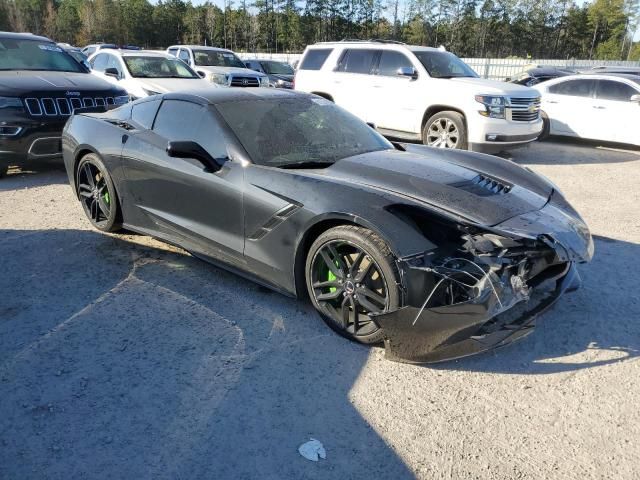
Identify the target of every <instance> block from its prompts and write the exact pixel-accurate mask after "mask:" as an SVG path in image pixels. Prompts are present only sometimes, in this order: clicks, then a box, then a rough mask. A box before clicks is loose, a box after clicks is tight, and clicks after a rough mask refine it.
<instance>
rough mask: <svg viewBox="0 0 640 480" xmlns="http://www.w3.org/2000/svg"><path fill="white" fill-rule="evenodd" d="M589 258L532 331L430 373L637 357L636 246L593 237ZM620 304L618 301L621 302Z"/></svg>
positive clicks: (552, 368) (539, 369) (540, 369)
mask: <svg viewBox="0 0 640 480" xmlns="http://www.w3.org/2000/svg"><path fill="white" fill-rule="evenodd" d="M594 240H595V245H596V253H595V257H594V259H593V260H592V262H591V263H589V264H586V265H580V267H579V268H580V274H581V276H582V280H583V285H582V288H581V289H580V290H578V291H577V292H573V293H569V294H566V295H565V296H564V297H562V298H561V299H560V300H559V301H558V303H557V304H556V305H555V306H554V307H553V309H551V310H550V311H548V312H546V313H545V314H543V315H542V316H541V317H540V319H539V320H538V324H537V328H536V329H535V330H534V332H533V333H532V334H531V335H529V336H528V337H526V338H525V339H523V340H521V341H520V342H516V343H514V344H512V345H509V346H507V347H504V348H501V349H498V350H495V351H492V352H488V353H486V354H483V355H479V356H476V357H470V358H466V359H463V360H459V361H456V362H447V363H443V364H439V365H437V366H436V367H435V368H438V369H442V370H465V371H478V372H495V373H508V374H530V375H539V374H551V373H557V372H566V371H575V370H580V369H584V368H593V367H597V366H603V365H609V364H612V363H616V362H621V361H626V360H633V359H636V358H637V357H638V356H640V323H638V321H637V320H638V319H639V318H640V297H639V296H638V294H637V280H636V279H637V278H638V271H639V270H640V245H637V244H634V243H629V242H624V241H619V240H614V239H610V238H607V237H594ZM621 299H622V300H621Z"/></svg>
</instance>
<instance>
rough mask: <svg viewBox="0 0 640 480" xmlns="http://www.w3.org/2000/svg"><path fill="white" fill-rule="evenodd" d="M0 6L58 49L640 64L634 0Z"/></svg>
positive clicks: (48, 0)
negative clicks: (440, 53) (370, 42)
mask: <svg viewBox="0 0 640 480" xmlns="http://www.w3.org/2000/svg"><path fill="white" fill-rule="evenodd" d="M223 2H224V8H220V7H219V6H217V5H215V4H214V3H211V2H207V3H204V4H202V5H197V6H195V5H192V4H191V2H190V1H184V0H158V1H157V2H155V3H151V2H149V1H148V0H0V30H7V31H18V32H27V31H28V32H32V33H35V34H41V35H46V36H48V37H50V38H53V39H55V40H56V41H59V42H67V43H71V44H74V45H86V44H88V43H93V42H98V41H102V42H112V43H117V44H122V45H124V44H134V45H140V46H143V47H145V48H164V47H166V46H168V45H171V44H177V43H189V44H202V45H204V44H206V45H214V46H222V47H226V48H230V49H233V50H236V51H245V52H258V51H260V52H289V53H295V52H301V51H302V50H303V49H304V47H305V45H307V44H311V43H315V42H319V41H330V40H341V39H347V38H348V39H370V38H379V39H390V40H398V41H403V42H406V43H410V44H417V45H430V46H440V45H444V46H445V47H446V48H447V49H448V50H450V51H453V52H455V53H456V54H458V55H459V56H462V57H499V58H503V57H510V56H513V57H524V58H537V59H544V58H577V59H600V60H620V59H622V60H640V42H635V43H634V42H633V38H634V35H635V34H636V32H637V31H638V24H639V21H640V0H592V1H591V3H584V4H581V5H578V4H577V3H576V2H575V1H573V0H402V1H400V0H300V1H298V0H223Z"/></svg>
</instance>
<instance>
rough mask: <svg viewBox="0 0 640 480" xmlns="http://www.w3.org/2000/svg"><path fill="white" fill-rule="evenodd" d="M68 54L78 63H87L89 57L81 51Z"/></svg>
mask: <svg viewBox="0 0 640 480" xmlns="http://www.w3.org/2000/svg"><path fill="white" fill-rule="evenodd" d="M67 53H68V54H69V55H71V56H72V57H73V58H75V60H76V61H77V62H86V61H87V56H86V55H85V54H84V53H82V52H81V51H80V50H67Z"/></svg>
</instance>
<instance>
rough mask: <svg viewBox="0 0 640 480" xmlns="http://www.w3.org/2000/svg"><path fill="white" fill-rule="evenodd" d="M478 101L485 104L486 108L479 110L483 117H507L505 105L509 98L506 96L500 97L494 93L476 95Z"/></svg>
mask: <svg viewBox="0 0 640 480" xmlns="http://www.w3.org/2000/svg"><path fill="white" fill-rule="evenodd" d="M475 98H476V102H479V103H481V104H483V105H484V110H479V111H478V113H479V114H480V115H482V116H483V117H490V118H505V115H504V114H505V106H506V104H507V100H506V99H505V97H499V96H494V95H476V97H475Z"/></svg>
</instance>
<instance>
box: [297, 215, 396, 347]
mask: <svg viewBox="0 0 640 480" xmlns="http://www.w3.org/2000/svg"><path fill="white" fill-rule="evenodd" d="M336 231H337V232H336ZM391 258H392V256H391V254H390V252H389V249H388V247H387V245H386V244H385V243H384V241H383V240H382V239H380V237H378V236H377V235H375V234H374V233H373V232H371V231H369V230H366V229H364V228H360V227H354V226H344V227H337V228H334V229H331V230H329V231H328V232H325V234H323V235H321V236H320V237H319V238H318V240H316V242H314V244H313V245H312V247H311V250H310V252H309V259H308V260H307V269H306V270H307V286H308V289H309V292H310V296H311V300H312V302H313V304H314V306H315V307H316V309H318V311H319V312H320V314H321V315H322V317H323V318H324V320H325V321H326V322H327V323H328V324H329V326H330V327H331V328H333V329H334V330H336V331H338V332H339V333H340V334H342V335H344V336H346V337H348V338H351V339H354V340H357V341H359V342H362V343H377V342H379V341H380V340H381V339H382V330H381V329H380V327H379V326H378V325H377V324H376V323H375V322H374V321H373V320H372V319H371V317H370V316H369V314H370V313H380V312H384V311H387V310H389V309H391V308H395V307H397V306H398V301H399V294H398V291H397V284H396V277H397V274H396V271H395V266H394V263H393V261H392V260H391Z"/></svg>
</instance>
